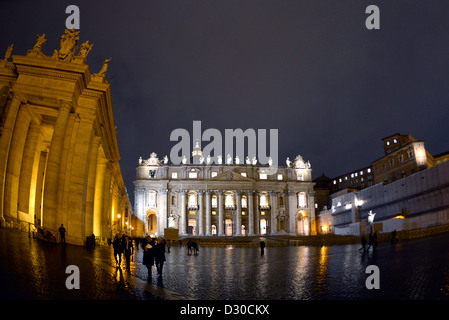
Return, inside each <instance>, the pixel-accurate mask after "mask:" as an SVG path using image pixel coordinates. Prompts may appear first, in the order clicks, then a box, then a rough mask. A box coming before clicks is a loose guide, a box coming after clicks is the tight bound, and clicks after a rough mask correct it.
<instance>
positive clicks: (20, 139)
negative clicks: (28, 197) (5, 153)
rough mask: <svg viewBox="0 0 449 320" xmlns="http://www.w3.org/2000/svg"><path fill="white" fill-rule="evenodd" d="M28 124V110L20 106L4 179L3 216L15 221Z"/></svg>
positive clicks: (29, 120)
mask: <svg viewBox="0 0 449 320" xmlns="http://www.w3.org/2000/svg"><path fill="white" fill-rule="evenodd" d="M30 122H31V115H30V113H29V112H28V110H27V109H25V108H24V106H22V107H21V108H20V110H19V113H18V115H17V120H16V124H15V126H14V133H13V136H12V139H11V147H10V151H9V159H8V162H7V163H8V164H7V167H6V179H5V206H4V208H5V216H9V217H12V218H13V219H17V220H20V219H19V214H18V208H17V207H18V206H17V202H18V200H19V178H20V169H21V167H22V161H23V153H24V148H25V142H26V138H27V134H28V128H29V126H30Z"/></svg>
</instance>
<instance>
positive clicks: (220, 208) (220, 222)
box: [218, 190, 224, 236]
mask: <svg viewBox="0 0 449 320" xmlns="http://www.w3.org/2000/svg"><path fill="white" fill-rule="evenodd" d="M223 218H224V211H223V191H221V190H219V191H218V235H219V236H224V226H223V223H224V221H223Z"/></svg>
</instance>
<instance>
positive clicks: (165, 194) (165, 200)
mask: <svg viewBox="0 0 449 320" xmlns="http://www.w3.org/2000/svg"><path fill="white" fill-rule="evenodd" d="M168 195H169V191H168V189H162V208H163V210H162V212H163V220H162V230H161V231H160V232H159V233H164V232H165V231H164V230H165V228H167V220H168V213H169V211H170V210H168Z"/></svg>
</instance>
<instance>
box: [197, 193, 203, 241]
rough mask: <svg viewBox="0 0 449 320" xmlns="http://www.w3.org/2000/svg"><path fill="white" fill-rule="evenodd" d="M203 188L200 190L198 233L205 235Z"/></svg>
mask: <svg viewBox="0 0 449 320" xmlns="http://www.w3.org/2000/svg"><path fill="white" fill-rule="evenodd" d="M203 193H204V191H203V190H200V191H198V205H199V207H198V235H199V236H202V235H204V226H203V214H204V206H203Z"/></svg>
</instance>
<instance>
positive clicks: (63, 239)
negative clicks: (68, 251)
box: [59, 223, 66, 244]
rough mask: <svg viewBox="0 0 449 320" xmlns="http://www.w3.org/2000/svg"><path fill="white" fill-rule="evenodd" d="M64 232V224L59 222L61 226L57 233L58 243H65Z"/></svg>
mask: <svg viewBox="0 0 449 320" xmlns="http://www.w3.org/2000/svg"><path fill="white" fill-rule="evenodd" d="M65 233H66V230H65V228H64V225H63V224H62V223H61V226H60V227H59V235H60V237H59V242H60V243H64V244H65Z"/></svg>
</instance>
